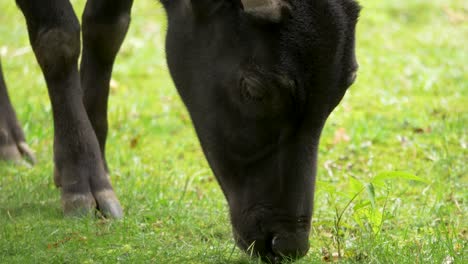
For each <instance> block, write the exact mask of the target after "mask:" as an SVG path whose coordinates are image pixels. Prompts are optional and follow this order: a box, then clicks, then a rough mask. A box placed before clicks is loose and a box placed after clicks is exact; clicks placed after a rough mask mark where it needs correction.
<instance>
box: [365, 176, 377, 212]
mask: <svg viewBox="0 0 468 264" xmlns="http://www.w3.org/2000/svg"><path fill="white" fill-rule="evenodd" d="M366 190H367V194H368V195H369V201H370V202H371V204H372V208H375V189H374V185H373V184H372V182H370V183H368V184H366Z"/></svg>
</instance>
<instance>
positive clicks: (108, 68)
mask: <svg viewBox="0 0 468 264" xmlns="http://www.w3.org/2000/svg"><path fill="white" fill-rule="evenodd" d="M132 3H133V0H88V2H87V3H86V7H85V10H84V13H83V17H82V25H83V55H82V59H81V68H80V71H81V85H82V87H83V92H84V96H83V102H84V105H85V108H86V111H87V114H88V117H89V120H90V121H91V124H92V126H93V128H94V131H95V133H96V136H97V139H98V142H99V147H100V150H101V155H102V160H103V162H104V166H105V170H106V173H107V175H108V174H109V170H108V166H107V162H106V155H105V153H106V138H107V127H108V122H107V102H108V97H109V82H110V79H111V75H112V67H113V65H114V60H115V57H116V55H117V52H118V51H119V49H120V45H121V44H122V42H123V40H124V38H125V35H126V33H127V30H128V26H129V24H130V10H131V7H132ZM97 195H99V196H100V197H96V198H97V199H98V200H99V199H101V200H105V199H107V196H110V197H113V196H114V193H113V192H107V191H105V192H101V193H99V194H97ZM98 206H99V205H98Z"/></svg>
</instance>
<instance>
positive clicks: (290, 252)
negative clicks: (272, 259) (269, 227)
mask: <svg viewBox="0 0 468 264" xmlns="http://www.w3.org/2000/svg"><path fill="white" fill-rule="evenodd" d="M271 248H272V250H273V253H275V255H277V256H283V257H287V258H301V257H303V256H304V255H305V254H307V251H309V236H308V233H297V234H284V235H276V236H274V237H273V239H272V241H271Z"/></svg>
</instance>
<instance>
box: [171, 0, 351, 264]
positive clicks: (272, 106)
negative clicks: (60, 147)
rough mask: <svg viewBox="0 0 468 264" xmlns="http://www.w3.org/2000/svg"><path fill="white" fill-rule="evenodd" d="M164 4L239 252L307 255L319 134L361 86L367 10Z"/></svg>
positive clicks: (296, 1) (340, 3) (176, 58)
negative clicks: (358, 30) (358, 28)
mask: <svg viewBox="0 0 468 264" xmlns="http://www.w3.org/2000/svg"><path fill="white" fill-rule="evenodd" d="M248 1H249V0H245V1H244V2H248ZM252 1H257V2H258V1H259V0H252ZM278 1H280V0H278ZM162 2H163V4H164V7H165V9H166V11H167V15H168V21H169V23H168V33H167V41H166V52H167V61H168V65H169V69H170V72H171V75H172V78H173V80H174V83H175V85H176V87H177V89H178V91H179V93H180V95H181V97H182V99H183V101H184V103H185V105H186V106H187V109H188V111H189V113H190V115H191V118H192V120H193V123H194V125H195V129H196V132H197V135H198V137H199V139H200V142H201V146H202V148H203V151H204V153H205V155H206V158H207V159H208V162H209V164H210V166H211V168H212V170H213V172H214V174H215V175H216V178H217V180H218V182H219V184H220V185H221V188H222V190H223V192H224V194H225V196H226V198H227V201H228V203H229V208H230V215H231V221H232V226H233V232H234V237H235V239H236V241H237V243H238V245H239V247H241V248H242V249H244V250H246V251H250V250H251V251H252V253H254V254H258V255H260V256H261V257H262V259H264V260H267V261H271V262H278V261H279V260H280V259H281V258H283V257H289V258H295V257H301V256H303V255H305V254H306V253H307V251H308V248H309V242H308V241H309V240H308V237H309V231H310V222H311V217H312V208H313V195H314V183H315V173H316V156H317V149H318V144H319V138H320V133H321V131H322V127H323V125H324V123H325V120H326V119H327V117H328V115H329V114H330V113H331V111H332V110H333V109H334V108H335V106H336V105H337V104H338V103H339V102H340V100H341V98H342V97H343V95H344V94H345V92H346V90H347V88H348V87H349V86H350V85H351V84H352V83H353V81H354V79H355V76H356V75H355V74H356V70H357V63H356V59H355V51H354V35H355V25H356V21H357V18H358V13H359V6H358V5H357V3H355V2H354V1H353V0H314V1H312V0H310V1H305V0H289V1H287V3H286V4H285V5H281V8H282V11H281V17H280V18H279V19H278V15H275V16H274V17H273V19H269V18H268V14H267V15H265V13H261V14H262V15H260V16H257V15H256V14H255V12H249V11H248V10H244V7H243V5H242V3H241V1H240V0H230V1H228V0H165V1H162Z"/></svg>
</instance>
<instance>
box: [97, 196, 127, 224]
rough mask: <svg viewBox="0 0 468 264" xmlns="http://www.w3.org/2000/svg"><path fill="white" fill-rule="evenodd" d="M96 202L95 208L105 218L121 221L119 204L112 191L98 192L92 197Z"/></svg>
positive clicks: (121, 215)
mask: <svg viewBox="0 0 468 264" xmlns="http://www.w3.org/2000/svg"><path fill="white" fill-rule="evenodd" d="M94 198H95V199H96V202H97V208H98V210H99V211H100V212H101V213H102V215H103V216H104V217H106V218H113V219H122V218H123V210H122V206H120V202H119V200H118V199H117V197H116V196H115V193H114V191H112V190H104V191H99V192H97V193H96V194H95V195H94Z"/></svg>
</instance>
